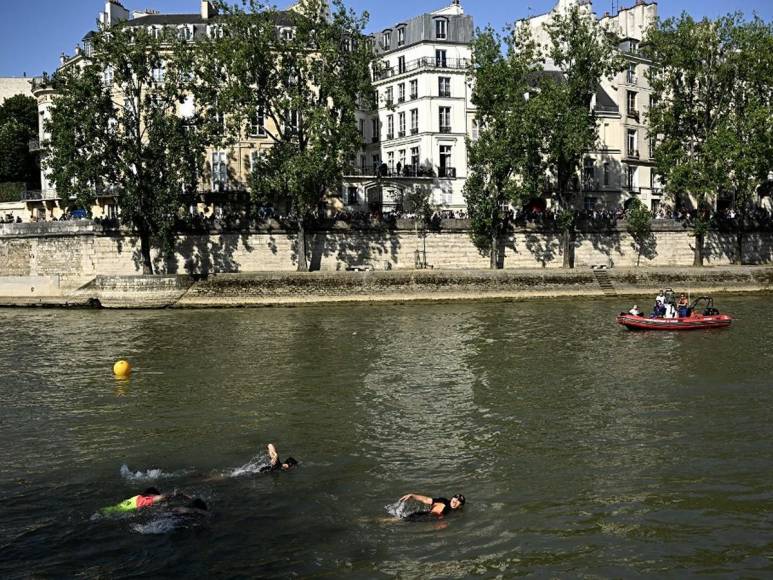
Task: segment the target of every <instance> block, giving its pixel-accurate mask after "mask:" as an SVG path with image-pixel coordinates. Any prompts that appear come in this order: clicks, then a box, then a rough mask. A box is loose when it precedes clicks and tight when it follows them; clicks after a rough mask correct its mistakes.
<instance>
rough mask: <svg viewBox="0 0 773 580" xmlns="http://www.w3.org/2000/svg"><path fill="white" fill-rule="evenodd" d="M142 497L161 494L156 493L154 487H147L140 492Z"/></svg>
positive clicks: (159, 493)
mask: <svg viewBox="0 0 773 580" xmlns="http://www.w3.org/2000/svg"><path fill="white" fill-rule="evenodd" d="M142 495H161V492H160V491H158V490H157V489H156V488H155V487H149V488H148V489H146V490H145V491H143V492H142Z"/></svg>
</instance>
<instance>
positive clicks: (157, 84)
mask: <svg viewBox="0 0 773 580" xmlns="http://www.w3.org/2000/svg"><path fill="white" fill-rule="evenodd" d="M93 47H94V49H93V56H92V58H91V59H90V60H89V61H87V62H86V63H85V65H84V66H83V67H80V66H71V67H69V68H65V69H62V70H60V71H59V73H57V77H56V86H57V87H58V95H57V96H56V97H55V99H54V103H53V107H52V110H51V120H50V122H49V123H48V126H47V129H48V131H49V132H50V134H51V139H50V142H49V143H48V144H47V152H46V153H47V154H46V161H45V162H46V166H47V168H48V170H49V171H50V172H51V175H52V179H53V181H54V183H55V184H56V188H57V190H58V192H59V193H60V195H61V197H62V199H68V198H70V197H71V196H74V197H75V198H76V199H77V201H78V204H79V205H80V206H81V207H85V208H88V207H90V206H91V203H92V201H93V199H94V197H95V196H97V195H104V194H108V193H114V194H116V195H117V196H118V203H119V206H120V209H121V218H122V220H124V221H125V222H128V223H129V224H131V225H132V226H133V227H134V228H135V229H136V231H137V233H138V236H139V239H140V260H141V263H142V268H143V272H144V273H146V274H151V273H153V264H152V261H151V253H150V252H151V246H152V245H157V246H159V247H160V248H161V249H162V250H168V249H170V248H171V245H172V244H173V239H174V225H175V220H176V218H177V215H178V213H179V211H180V209H181V207H182V206H183V204H184V195H185V194H186V193H187V194H191V193H193V192H195V191H196V190H197V187H198V185H197V184H198V178H199V175H200V170H201V161H202V159H203V153H204V150H205V147H206V145H207V142H208V139H209V136H208V132H207V131H206V125H205V123H204V122H203V120H202V117H201V113H200V112H199V113H196V112H194V113H193V115H191V116H185V115H183V114H182V113H181V108H180V106H181V104H182V103H183V102H184V101H185V98H186V95H187V94H189V92H190V89H191V83H192V78H193V77H192V75H191V70H192V69H191V66H192V63H193V53H192V48H191V46H190V45H188V44H187V43H186V42H185V41H184V40H182V39H178V37H177V35H176V34H175V33H174V32H173V31H171V30H167V31H164V32H163V33H161V34H159V35H156V34H152V33H150V32H149V31H148V30H146V29H145V28H144V27H132V26H126V25H118V26H114V27H112V28H110V29H108V30H105V31H101V32H99V33H97V34H96V36H95V37H94V39H93Z"/></svg>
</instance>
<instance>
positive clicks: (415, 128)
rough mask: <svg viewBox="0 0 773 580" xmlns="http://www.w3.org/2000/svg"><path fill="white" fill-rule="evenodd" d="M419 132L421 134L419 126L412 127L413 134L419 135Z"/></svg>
mask: <svg viewBox="0 0 773 580" xmlns="http://www.w3.org/2000/svg"><path fill="white" fill-rule="evenodd" d="M418 134H419V128H418V127H411V135H418Z"/></svg>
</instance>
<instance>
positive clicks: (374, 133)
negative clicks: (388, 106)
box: [370, 119, 381, 143]
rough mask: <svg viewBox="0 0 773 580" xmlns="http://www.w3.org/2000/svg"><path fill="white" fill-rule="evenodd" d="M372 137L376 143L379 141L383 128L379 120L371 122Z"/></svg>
mask: <svg viewBox="0 0 773 580" xmlns="http://www.w3.org/2000/svg"><path fill="white" fill-rule="evenodd" d="M370 123H371V128H370V129H371V135H372V136H373V142H374V143H376V142H377V141H378V140H379V137H380V135H379V134H380V133H381V127H380V123H379V121H378V119H373V120H372V121H371V122H370Z"/></svg>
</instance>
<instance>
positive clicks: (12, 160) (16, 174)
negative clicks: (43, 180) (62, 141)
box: [0, 95, 40, 187]
mask: <svg viewBox="0 0 773 580" xmlns="http://www.w3.org/2000/svg"><path fill="white" fill-rule="evenodd" d="M37 137H38V104H37V101H36V100H35V99H33V98H32V97H28V96H26V95H14V96H12V97H10V98H8V99H6V100H5V102H3V104H2V105H0V183H2V182H25V183H26V184H27V185H28V186H30V187H34V186H37V185H39V183H40V170H39V168H38V166H37V164H36V162H35V155H34V154H32V153H30V150H29V142H30V140H32V139H37Z"/></svg>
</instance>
